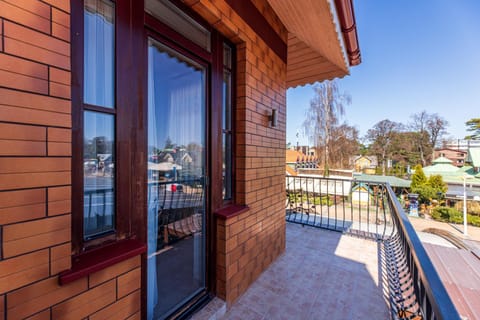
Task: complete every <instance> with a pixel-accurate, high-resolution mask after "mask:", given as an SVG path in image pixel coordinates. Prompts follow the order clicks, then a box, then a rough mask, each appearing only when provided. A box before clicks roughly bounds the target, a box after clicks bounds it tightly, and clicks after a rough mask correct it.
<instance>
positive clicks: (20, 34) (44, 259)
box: [0, 0, 287, 319]
mask: <svg viewBox="0 0 480 320" xmlns="http://www.w3.org/2000/svg"><path fill="white" fill-rule="evenodd" d="M186 3H187V4H189V5H191V6H192V8H193V9H194V10H195V11H197V12H198V13H200V15H202V16H203V17H204V18H205V19H206V20H207V21H209V22H210V23H211V24H212V25H213V26H214V27H215V28H217V29H218V30H219V31H221V32H222V33H223V34H224V35H226V36H227V37H228V38H230V39H231V40H232V41H233V42H234V43H235V44H236V46H237V79H236V80H237V92H236V93H237V104H236V141H237V147H236V148H237V149H236V156H237V158H236V184H237V186H236V195H235V197H236V202H238V203H241V204H247V205H248V206H249V207H250V210H249V211H247V212H245V213H243V214H241V215H239V216H236V217H234V218H231V219H227V220H221V219H219V220H217V230H218V232H217V235H216V237H217V252H218V256H217V274H216V276H217V281H216V284H217V293H218V295H219V296H220V297H222V298H224V299H226V300H227V301H228V302H232V301H234V300H235V299H236V298H237V297H238V296H239V295H240V294H241V293H243V292H244V291H245V290H246V288H247V287H248V286H249V285H250V284H251V283H252V282H253V281H254V280H255V279H256V278H257V277H258V276H259V275H260V273H261V272H262V271H263V270H264V269H265V268H266V267H267V266H268V265H269V264H270V263H271V262H272V261H274V260H275V259H276V257H278V255H280V254H281V253H282V252H283V251H284V248H285V219H284V215H285V211H284V197H285V186H284V183H285V180H284V165H285V163H284V162H285V148H284V146H285V117H286V109H285V90H286V87H285V77H286V66H285V63H284V62H283V61H282V60H281V59H280V58H279V57H278V56H277V55H276V54H275V53H274V52H273V51H272V50H270V49H269V48H268V46H267V45H266V44H265V43H264V41H263V40H262V39H261V38H260V37H259V36H258V35H257V34H256V33H255V32H254V30H252V29H251V28H250V27H249V26H248V25H247V24H246V23H245V21H243V20H242V19H241V18H240V17H239V16H238V15H237V14H236V13H235V12H234V11H232V10H231V8H230V7H229V6H228V5H227V4H226V2H225V1H223V0H218V1H213V2H210V1H206V0H201V1H186ZM254 3H255V5H256V6H257V8H259V9H260V11H262V12H263V14H264V15H265V16H266V17H267V20H268V21H269V23H271V24H272V26H273V27H274V30H276V31H277V33H279V35H280V36H281V38H282V39H284V40H285V41H286V37H287V34H286V32H285V30H284V28H283V26H281V24H280V23H279V20H278V18H276V16H275V14H274V13H273V11H271V9H270V8H269V7H268V5H266V3H265V2H262V1H260V0H258V1H254ZM69 41H70V1H67V0H43V1H40V0H0V228H1V229H0V230H1V251H2V259H1V260H0V319H3V318H7V319H20V318H27V317H31V318H30V319H50V318H54V319H57V318H58V319H62V318H69V319H73V318H85V317H89V319H127V318H128V319H139V318H140V289H139V288H140V286H141V284H140V278H141V276H140V274H141V266H140V257H134V258H132V259H129V260H127V261H124V262H122V263H119V264H117V265H114V266H112V267H110V268H108V269H105V270H103V271H99V272H97V273H94V274H91V275H90V276H88V277H85V278H82V279H80V280H77V281H75V282H73V283H70V284H67V285H64V286H59V285H58V273H59V272H60V271H62V270H65V269H68V268H70V267H71V256H70V255H71V125H72V119H71V109H72V105H71V101H70V92H71V89H70V85H71V84H70V67H71V59H70V43H69ZM272 108H276V109H277V111H278V127H277V128H271V127H269V125H268V119H267V118H268V115H269V114H270V112H271V109H272Z"/></svg>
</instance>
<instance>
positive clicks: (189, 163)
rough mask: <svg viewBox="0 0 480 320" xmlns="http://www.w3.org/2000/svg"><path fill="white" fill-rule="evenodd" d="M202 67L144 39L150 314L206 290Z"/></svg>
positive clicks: (161, 314)
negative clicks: (146, 77) (146, 87)
mask: <svg viewBox="0 0 480 320" xmlns="http://www.w3.org/2000/svg"><path fill="white" fill-rule="evenodd" d="M206 77H207V66H206V65H204V64H202V63H200V62H199V61H195V60H194V59H192V58H190V57H186V56H184V55H182V54H180V53H179V52H177V51H175V50H173V49H172V48H169V47H167V46H166V45H164V44H162V43H160V42H158V41H156V40H153V39H151V38H150V39H149V40H148V159H147V161H148V200H147V201H148V276H147V315H148V319H163V318H166V317H168V316H169V315H171V314H172V313H173V312H175V311H176V310H178V309H179V308H181V307H182V306H184V305H185V304H186V303H188V302H189V301H191V300H192V298H194V297H196V296H197V295H199V294H200V293H201V292H203V291H204V290H205V287H206V280H205V273H206V271H205V265H206V261H205V252H206V249H205V246H206V240H205V171H206V166H205V162H206V161H205V154H206V150H205V149H206V144H205V137H206V124H205V119H206V92H207V91H206V90H207V86H206V81H207V79H206Z"/></svg>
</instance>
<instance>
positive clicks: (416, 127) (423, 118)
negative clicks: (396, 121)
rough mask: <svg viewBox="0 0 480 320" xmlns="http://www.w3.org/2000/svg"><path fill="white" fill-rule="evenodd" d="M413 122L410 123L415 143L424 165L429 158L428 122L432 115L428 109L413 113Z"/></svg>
mask: <svg viewBox="0 0 480 320" xmlns="http://www.w3.org/2000/svg"><path fill="white" fill-rule="evenodd" d="M411 119H412V122H411V123H410V124H409V127H410V129H411V130H412V131H414V132H415V133H416V134H415V144H416V146H417V148H418V152H419V153H420V160H421V161H422V166H424V167H425V166H426V165H427V160H426V159H425V154H426V149H427V148H428V146H429V140H430V137H429V134H428V131H427V123H428V121H429V119H430V115H429V114H428V113H427V111H425V110H423V111H421V112H419V113H415V114H413V115H411Z"/></svg>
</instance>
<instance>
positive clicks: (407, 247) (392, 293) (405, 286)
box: [286, 176, 460, 319]
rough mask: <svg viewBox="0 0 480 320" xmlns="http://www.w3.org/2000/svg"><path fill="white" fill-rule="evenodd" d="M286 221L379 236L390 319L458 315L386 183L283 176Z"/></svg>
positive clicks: (448, 317) (372, 236)
mask: <svg viewBox="0 0 480 320" xmlns="http://www.w3.org/2000/svg"><path fill="white" fill-rule="evenodd" d="M286 193H287V195H286V220H287V221H288V222H293V223H299V224H302V225H309V226H314V227H318V228H324V229H329V230H334V231H339V232H343V233H346V234H351V235H355V236H360V237H364V238H369V239H374V240H377V241H378V242H379V244H380V248H382V249H383V250H382V257H381V258H382V259H383V261H381V262H380V263H382V268H383V271H384V272H385V273H386V277H385V278H386V281H388V289H389V290H388V291H389V292H388V294H389V297H388V298H389V300H390V304H391V311H392V318H394V319H460V317H459V315H458V312H457V310H456V308H455V306H454V305H453V303H452V301H451V299H450V297H449V296H448V294H447V292H446V290H445V287H444V286H443V284H442V282H441V280H440V278H439V276H438V274H437V272H436V270H435V268H434V267H433V265H432V262H431V261H430V258H429V257H428V256H427V254H426V252H425V249H424V248H423V246H422V244H421V242H420V240H419V239H418V236H417V234H416V232H415V230H414V229H413V227H412V225H411V223H410V222H409V220H408V218H407V216H406V214H405V212H404V211H403V209H402V207H401V205H400V203H399V200H398V199H397V196H396V195H395V193H394V192H393V190H392V188H391V187H390V186H389V185H388V184H387V183H378V182H369V181H358V180H352V179H339V178H337V179H334V178H323V177H312V176H308V177H307V176H300V177H299V176H287V177H286Z"/></svg>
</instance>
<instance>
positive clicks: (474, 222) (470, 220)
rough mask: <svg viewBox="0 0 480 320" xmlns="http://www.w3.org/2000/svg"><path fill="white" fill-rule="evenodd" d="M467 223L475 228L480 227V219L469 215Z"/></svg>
mask: <svg viewBox="0 0 480 320" xmlns="http://www.w3.org/2000/svg"><path fill="white" fill-rule="evenodd" d="M467 223H468V224H471V225H472V226H475V227H480V217H479V216H474V215H471V214H467Z"/></svg>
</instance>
